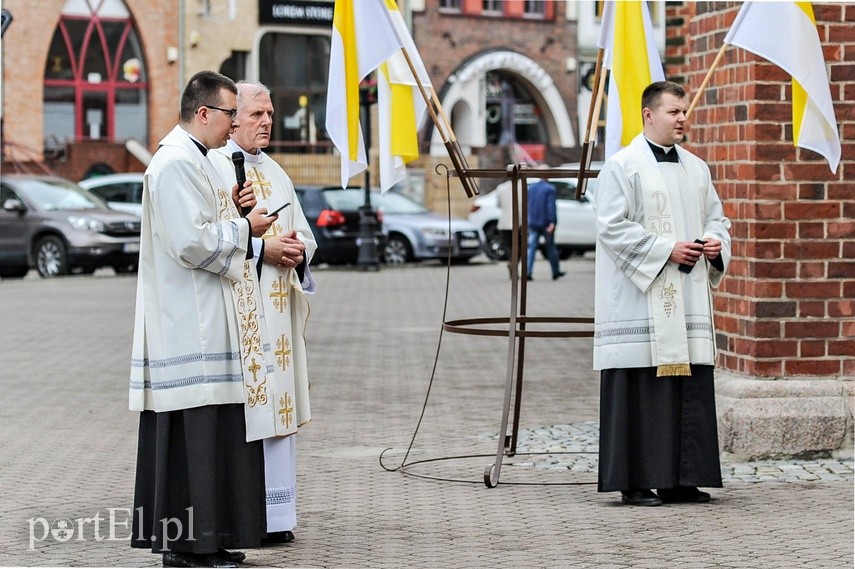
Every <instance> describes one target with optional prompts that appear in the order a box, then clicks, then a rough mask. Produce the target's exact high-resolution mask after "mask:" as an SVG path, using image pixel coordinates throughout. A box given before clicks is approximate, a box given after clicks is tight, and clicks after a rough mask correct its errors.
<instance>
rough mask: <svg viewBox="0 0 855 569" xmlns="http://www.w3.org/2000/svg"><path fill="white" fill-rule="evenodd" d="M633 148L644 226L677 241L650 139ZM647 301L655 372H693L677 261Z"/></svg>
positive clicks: (635, 143) (658, 280) (653, 287)
mask: <svg viewBox="0 0 855 569" xmlns="http://www.w3.org/2000/svg"><path fill="white" fill-rule="evenodd" d="M645 150H646V151H647V152H646V153H645V152H644V151H645ZM632 152H633V158H634V159H635V162H636V164H637V166H638V175H639V178H640V180H641V191H642V195H643V196H644V223H645V226H646V227H647V229H648V230H649V231H651V232H652V233H655V234H657V235H661V236H663V237H666V238H668V239H670V240H671V241H677V227H676V222H675V220H674V211H673V206H672V203H671V195H670V192H669V191H668V187H667V185H666V183H665V178H664V177H663V176H662V173H661V172H660V171H659V167H658V165H657V163H656V162H655V160H652V158H651V156H650V149H649V148H647V141H646V140H645V139H644V138H643V137H638V138H636V139H635V141H633V144H632ZM647 302H648V306H649V309H650V315H651V317H652V318H653V334H654V338H655V341H654V342H653V344H652V345H651V346H652V348H653V350H652V351H653V353H651V356H652V358H653V361H654V362H655V363H656V375H657V376H672V375H691V374H692V372H691V368H690V366H689V341H688V336H687V334H686V315H685V311H684V302H683V279H682V275H681V274H680V271H679V270H678V269H677V266H676V265H675V264H674V263H671V262H668V263H665V267H664V268H663V269H662V272H661V273H659V276H658V277H656V279H655V280H654V281H653V284H652V285H651V287H650V288H649V289H648V291H647Z"/></svg>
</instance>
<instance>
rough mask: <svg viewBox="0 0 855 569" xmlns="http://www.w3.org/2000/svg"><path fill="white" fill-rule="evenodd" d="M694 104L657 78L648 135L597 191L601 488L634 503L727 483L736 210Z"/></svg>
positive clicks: (645, 104)
mask: <svg viewBox="0 0 855 569" xmlns="http://www.w3.org/2000/svg"><path fill="white" fill-rule="evenodd" d="M686 108H687V105H686V94H685V91H684V90H683V88H682V87H680V86H679V85H677V84H676V83H672V82H668V81H659V82H656V83H652V84H651V85H649V86H648V87H647V88H646V89H645V90H644V93H643V94H642V101H641V109H640V111H641V113H642V116H643V119H644V127H643V132H642V134H639V135H638V136H636V137H635V138H634V139H633V140H632V142H630V144H629V145H628V146H627V147H626V148H624V149H622V150H620V151H619V152H617V153H616V154H615V155H614V156H612V157H611V158H610V159H609V160H607V161H606V163H605V164H604V165H603V168H602V170H601V172H600V175H599V177H598V184H597V191H596V192H595V193H594V207H595V209H596V214H597V256H596V276H595V281H596V285H595V288H594V294H595V310H594V312H595V325H594V369H595V370H599V371H600V450H599V484H598V489H599V491H600V492H616V491H620V492H621V493H622V497H621V499H622V501H623V503H625V504H631V505H636V506H658V505H660V504H662V503H663V502H668V503H674V502H693V503H699V502H707V501H709V500H710V495H709V494H708V493H707V492H703V491H701V490H700V489H699V487H721V485H722V483H721V469H720V463H719V449H718V434H717V426H716V411H715V394H714V383H713V369H714V366H715V357H716V348H715V329H714V327H713V306H712V295H711V290H710V287H716V286H718V285H719V283H720V282H721V280H722V277H723V276H724V272H725V270H726V268H727V265H728V262H729V260H730V235H729V232H728V230H729V228H730V220H729V219H728V218H727V217H725V215H724V212H723V209H722V203H721V200H720V199H719V197H718V195H717V193H716V191H715V188H714V187H713V184H712V180H711V176H710V170H709V167H708V166H707V165H706V163H704V162H703V161H702V160H701V159H700V158H698V157H697V156H695V155H694V154H692V153H690V152H688V151H687V150H685V149H684V148H682V147H681V146H679V144H678V143H679V142H681V141H682V140H683V135H684V128H685V123H686ZM654 489H655V490H657V492H658V493H654V492H653V490H654Z"/></svg>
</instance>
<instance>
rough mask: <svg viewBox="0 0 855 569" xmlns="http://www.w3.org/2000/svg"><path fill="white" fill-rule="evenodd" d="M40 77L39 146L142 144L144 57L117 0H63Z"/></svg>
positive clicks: (128, 16) (144, 129)
mask: <svg viewBox="0 0 855 569" xmlns="http://www.w3.org/2000/svg"><path fill="white" fill-rule="evenodd" d="M44 81H45V84H44V114H45V117H44V118H45V120H44V134H45V149H48V150H52V149H54V148H56V147H57V146H61V145H62V144H63V143H64V142H65V141H66V140H72V141H74V140H92V139H106V140H110V141H115V140H126V139H129V138H134V139H137V140H139V141H140V142H142V143H143V144H148V97H147V94H148V93H147V89H148V82H147V79H146V66H145V60H144V58H143V55H142V46H141V45H140V40H139V36H138V35H137V32H136V29H135V27H134V22H133V18H132V17H131V14H130V12H129V11H128V8H127V6H125V3H124V2H123V1H122V0H66V3H65V6H64V7H63V9H62V16H61V17H60V20H59V24H58V25H57V27H56V31H55V32H54V34H53V40H52V41H51V45H50V50H49V52H48V57H47V61H46V62H45V80H44Z"/></svg>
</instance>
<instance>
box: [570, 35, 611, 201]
mask: <svg viewBox="0 0 855 569" xmlns="http://www.w3.org/2000/svg"><path fill="white" fill-rule="evenodd" d="M604 53H605V50H604V49H603V48H600V50H599V51H598V52H597V65H596V67H595V70H594V91H593V93H591V104H590V105H589V106H588V124H587V126H586V127H585V136H584V138H583V140H582V156H581V158H580V160H579V177H578V179H577V181H576V199H577V200H578V199H581V198H582V196H584V195H585V189H586V188H587V187H588V175H587V172H588V170H590V168H591V157H592V156H593V153H594V139H595V138H596V133H597V128H596V126H594V125H595V124H596V122H599V119H600V105H601V104H602V102H603V91H605V88H606V71H605V70H604V69H603V57H604Z"/></svg>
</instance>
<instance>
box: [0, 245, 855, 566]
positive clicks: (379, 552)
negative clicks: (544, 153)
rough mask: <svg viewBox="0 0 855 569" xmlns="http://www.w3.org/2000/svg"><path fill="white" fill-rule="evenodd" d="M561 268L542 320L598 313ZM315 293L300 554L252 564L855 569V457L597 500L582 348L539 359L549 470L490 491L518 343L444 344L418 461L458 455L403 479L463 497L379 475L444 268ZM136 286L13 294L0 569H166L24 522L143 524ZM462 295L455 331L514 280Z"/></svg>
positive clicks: (506, 476) (398, 442) (3, 417)
mask: <svg viewBox="0 0 855 569" xmlns="http://www.w3.org/2000/svg"><path fill="white" fill-rule="evenodd" d="M564 270H565V271H567V273H568V275H567V277H565V278H564V279H561V280H559V281H554V282H553V281H551V280H550V279H549V278H548V276H549V274H548V267H547V265H546V263H545V262H543V263H538V264H537V265H536V266H535V280H534V281H532V283H530V284H529V287H528V295H529V296H528V299H529V306H528V308H529V310H528V313H529V314H556V313H558V314H561V315H568V316H572V315H579V316H588V315H590V314H591V313H592V306H593V296H592V294H591V292H590V291H591V290H592V288H591V287H592V284H593V278H592V277H593V262H592V259H591V258H590V257H589V256H588V257H585V258H573V259H571V260H568V261H565V262H564ZM315 276H316V277H317V280H318V282H319V286H320V289H319V292H318V294H317V295H316V298H314V299H313V300H312V315H311V319H310V322H309V327H308V331H307V334H308V341H309V360H310V361H309V369H310V372H311V376H312V412H313V420H312V422H311V423H310V424H309V425H308V426H306V427H305V428H304V429H303V430H302V431H301V433H300V434H299V439H298V456H299V460H298V492H299V493H298V500H297V505H298V516H299V517H298V520H299V525H298V527H297V529H296V530H295V534H296V536H297V540H296V541H295V542H293V543H291V544H286V545H282V546H277V547H266V548H261V549H257V550H247V555H248V561H249V563H250V564H251V566H272V567H312V568H314V567H325V568H326V567H329V568H363V567H364V568H378V567H379V568H390V569H391V568H394V569H400V568H401V567H407V568H421V567H430V568H433V567H449V568H456V567H462V568H469V567H473V568H480V567H488V566H502V567H560V568H565V567H573V568H582V569H588V568H590V569H600V568H604V567H606V568H624V567H625V568H630V567H632V568H639V567H650V568H657V569H658V568H662V567H668V568H673V567H686V568H689V569H698V568H703V567H710V568H718V567H721V568H731V567H751V568H752V569H757V568H763V569H765V568H780V567H787V568H792V567H804V568H811V569H813V568H815V567H830V568H837V567H851V566H852V565H851V560H852V552H853V495H852V481H853V474H852V472H853V465H852V461H851V460H848V459H830V460H812V461H784V462H779V461H765V462H762V463H761V462H758V463H737V464H727V463H725V464H723V465H722V472H723V473H724V475H725V483H724V488H720V489H713V490H711V493H712V495H713V501H712V502H711V503H710V504H703V505H680V506H671V505H668V506H663V507H660V508H630V507H626V506H621V504H620V500H619V497H618V495H616V494H614V493H611V494H599V493H597V492H596V467H597V455H596V452H597V438H598V432H597V416H598V394H599V385H598V381H597V375H596V374H595V373H594V372H592V371H591V343H590V340H588V339H583V340H578V339H571V340H551V339H550V340H535V339H532V340H529V341H527V342H526V354H527V359H526V364H525V378H526V383H525V385H524V389H523V398H522V407H521V414H520V426H521V428H520V432H519V441H518V442H519V449H518V450H520V451H522V449H524V448H528V449H530V450H531V451H532V452H544V453H551V454H544V455H523V454H518V455H517V456H516V457H514V458H513V459H510V458H509V459H506V461H505V464H504V468H503V469H502V478H501V482H500V484H499V485H498V486H497V487H496V488H491V489H488V488H486V487H485V486H484V484H483V482H482V477H483V472H484V468H485V466H486V465H487V464H489V463H490V462H491V461H492V459H493V458H494V457H495V453H496V450H497V444H498V434H497V433H498V431H499V427H500V424H501V403H502V398H503V389H504V379H505V373H504V367H505V361H506V354H507V341H506V340H504V339H500V338H499V339H497V338H486V337H465V336H461V335H454V334H447V333H446V334H444V335H443V345H442V349H441V352H440V359H439V364H438V365H437V374H436V379H435V380H434V384H433V386H432V388H431V395H430V398H429V401H428V405H427V409H426V412H425V416H424V419H423V422H422V427H421V430H420V431H419V434H418V436H417V438H416V442H415V445H414V449H413V452H411V454H410V456H409V460H410V461H414V460H423V459H434V458H444V457H462V458H455V459H451V460H439V461H433V462H426V463H423V464H418V465H412V466H411V467H410V468H408V469H407V470H408V472H409V474H421V475H427V476H434V477H440V478H448V479H455V480H460V481H461V482H448V481H438V480H428V479H424V478H417V477H415V476H412V475H405V474H404V473H402V472H386V471H385V470H383V469H382V468H381V467H380V466H379V454H380V452H382V450H383V449H385V448H390V447H391V448H392V449H393V450H392V451H390V452H388V453H387V454H386V456H385V457H384V463H389V464H394V465H397V464H399V463H400V461H401V459H402V458H403V456H404V452H405V451H406V447H407V444H408V443H409V441H410V439H411V437H412V433H413V429H414V427H415V424H416V422H417V421H418V419H419V415H420V412H421V406H422V403H423V402H424V400H425V393H426V392H427V388H428V381H429V379H430V370H431V368H432V367H433V360H434V354H435V349H436V341H437V338H438V337H439V333H440V326H441V322H440V320H441V314H442V308H443V290H444V286H445V277H446V273H445V270H444V268H443V267H440V266H437V265H431V264H424V265H417V266H413V267H407V268H404V269H388V268H384V269H383V270H381V271H380V272H378V273H361V272H357V271H349V270H335V269H328V270H324V269H319V270H317V271H315ZM135 287H136V282H135V280H134V279H132V278H126V277H124V278H123V277H114V276H112V275H111V274H107V275H104V274H101V272H100V271H99V275H98V276H97V277H96V278H90V277H72V278H63V279H55V280H40V279H37V278H36V279H34V278H31V277H28V278H27V279H25V280H23V281H5V280H0V314H2V322H3V326H0V346H3V348H0V376H1V377H2V378H3V380H4V381H3V390H4V391H3V401H4V403H6V405H3V406H0V432H2V433H3V436H2V437H0V465H2V466H0V488H2V499H0V520H2V522H3V523H2V524H0V566H15V567H26V566H96V567H110V566H115V567H157V566H160V564H161V563H160V558H159V557H158V556H155V555H151V554H150V553H147V552H145V551H140V550H135V549H131V548H130V547H128V542H127V539H126V536H127V530H125V532H126V533H125V534H123V535H124V538H123V539H116V540H104V541H100V542H96V541H94V540H92V539H87V540H84V541H80V542H77V541H74V542H66V543H58V542H56V541H54V540H52V539H50V538H46V539H45V540H44V541H42V542H38V543H36V544H35V545H34V547H33V549H30V548H29V547H28V538H29V531H28V524H27V520H28V519H30V518H37V517H44V518H46V519H47V520H49V521H53V520H55V519H57V518H71V519H76V518H80V517H83V518H85V517H92V516H94V515H95V514H96V513H98V512H102V513H106V512H107V511H108V509H109V508H130V507H131V505H132V501H133V485H134V481H133V473H134V467H135V445H136V435H137V433H136V429H137V422H138V417H137V416H136V415H135V414H133V413H130V412H128V411H127V379H128V363H129V359H130V341H131V334H132V322H133V303H134V293H135ZM451 292H452V294H451V297H450V299H449V306H448V318H449V319H451V318H468V317H484V316H496V315H504V314H506V313H507V308H508V292H509V283H508V280H507V271H506V269H505V267H504V266H503V265H499V264H496V265H494V264H487V263H477V262H476V263H473V264H472V265H471V266H463V267H456V268H455V269H453V271H452V275H451ZM565 452H570V453H571V454H564V453H565ZM587 453H591V454H587ZM511 463H513V466H511V465H510V464H511ZM761 469H763V470H762V471H761ZM823 475H824V476H825V477H823ZM761 479H762V481H761ZM808 479H812V480H815V481H807V480H808ZM546 484H560V485H546ZM119 529H121V528H119ZM86 535H87V536H89V537H92V534H86Z"/></svg>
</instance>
